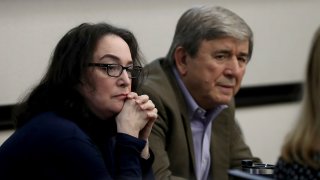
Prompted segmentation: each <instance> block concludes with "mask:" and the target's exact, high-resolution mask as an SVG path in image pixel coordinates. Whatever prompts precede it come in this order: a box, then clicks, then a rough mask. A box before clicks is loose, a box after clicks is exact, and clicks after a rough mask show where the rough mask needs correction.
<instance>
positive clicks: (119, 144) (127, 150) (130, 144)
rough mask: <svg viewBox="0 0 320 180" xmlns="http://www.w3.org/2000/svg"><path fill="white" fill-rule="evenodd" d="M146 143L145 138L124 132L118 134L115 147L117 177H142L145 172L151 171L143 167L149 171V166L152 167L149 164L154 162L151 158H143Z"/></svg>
mask: <svg viewBox="0 0 320 180" xmlns="http://www.w3.org/2000/svg"><path fill="white" fill-rule="evenodd" d="M145 145H146V141H144V140H141V139H138V138H135V137H133V136H130V135H127V134H123V133H118V134H117V136H116V147H115V148H116V149H115V161H116V179H142V177H143V173H149V172H143V169H144V170H146V171H148V170H147V169H148V168H150V169H151V167H147V166H151V164H152V162H151V163H150V160H143V159H142V158H141V152H142V150H143V148H144V147H145ZM149 159H150V158H149ZM144 161H146V162H144ZM143 166H145V167H143ZM150 169H149V170H150Z"/></svg>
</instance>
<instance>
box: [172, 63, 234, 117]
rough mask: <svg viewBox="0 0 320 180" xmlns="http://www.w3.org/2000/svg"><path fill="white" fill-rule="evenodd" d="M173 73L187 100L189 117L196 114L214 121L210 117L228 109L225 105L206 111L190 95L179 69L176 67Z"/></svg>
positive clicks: (173, 68)
mask: <svg viewBox="0 0 320 180" xmlns="http://www.w3.org/2000/svg"><path fill="white" fill-rule="evenodd" d="M172 71H173V74H174V77H175V78H176V80H177V83H178V86H179V87H180V89H181V91H182V94H183V96H184V98H185V100H186V103H187V108H188V112H189V117H192V116H194V115H195V114H201V115H203V116H206V119H212V118H210V117H213V116H214V115H215V114H218V113H220V112H221V111H222V110H223V109H225V108H227V107H228V105H225V104H224V105H219V106H217V107H215V108H213V109H211V110H209V111H206V110H204V109H203V108H201V107H200V106H199V105H198V104H197V103H196V101H195V100H194V99H193V97H192V96H191V94H190V93H189V91H188V89H187V87H186V86H185V85H184V83H183V82H182V79H181V78H180V75H179V73H178V71H177V69H176V68H175V66H173V67H172ZM191 119H192V118H191Z"/></svg>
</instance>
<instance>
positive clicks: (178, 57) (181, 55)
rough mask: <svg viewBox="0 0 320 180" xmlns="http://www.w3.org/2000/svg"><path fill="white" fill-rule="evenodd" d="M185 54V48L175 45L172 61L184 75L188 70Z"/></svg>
mask: <svg viewBox="0 0 320 180" xmlns="http://www.w3.org/2000/svg"><path fill="white" fill-rule="evenodd" d="M187 55H188V54H187V52H186V50H185V49H184V48H183V47H181V46H179V47H177V48H176V50H175V52H174V61H175V63H176V67H177V70H178V72H179V74H180V75H181V76H184V75H186V74H187V71H188V68H187V63H188V62H187Z"/></svg>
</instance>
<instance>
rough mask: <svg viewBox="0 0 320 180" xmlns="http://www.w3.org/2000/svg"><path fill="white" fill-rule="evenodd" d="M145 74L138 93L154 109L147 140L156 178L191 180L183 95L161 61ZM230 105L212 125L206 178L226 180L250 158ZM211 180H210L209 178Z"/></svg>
mask: <svg viewBox="0 0 320 180" xmlns="http://www.w3.org/2000/svg"><path fill="white" fill-rule="evenodd" d="M145 70H146V71H147V73H148V76H147V79H146V80H145V82H144V84H143V86H142V87H141V88H140V89H139V90H138V93H139V94H147V95H148V96H149V97H150V99H151V100H152V101H153V103H154V104H155V106H156V108H157V109H158V115H159V118H158V119H157V121H156V123H155V125H154V127H153V129H152V133H151V135H150V137H149V143H150V148H151V149H152V151H153V152H154V154H155V161H154V164H153V170H154V173H155V177H156V179H161V180H162V179H188V180H189V179H195V170H194V169H195V168H194V166H195V156H194V150H193V142H192V141H193V140H192V132H191V127H190V120H189V119H188V113H187V107H186V105H185V104H186V103H185V100H184V97H183V94H182V92H181V90H180V88H179V86H178V84H177V82H176V79H175V78H174V75H173V73H172V71H171V67H170V66H169V65H168V63H167V61H166V60H165V59H158V60H155V61H153V62H151V63H150V64H148V65H147V66H146V67H145ZM234 111H235V110H234V105H233V104H230V105H229V108H226V109H224V110H223V111H222V112H221V113H220V114H219V115H218V117H217V118H216V119H215V120H214V121H213V123H212V135H211V145H210V151H211V167H210V177H213V179H215V180H224V179H228V172H227V170H228V169H233V168H241V160H243V159H253V160H254V161H260V160H259V159H257V158H253V157H252V154H251V152H250V149H249V147H248V146H247V145H246V144H245V142H244V140H243V137H242V132H241V129H240V127H239V125H238V124H237V123H236V121H235V117H234ZM210 179H212V178H210Z"/></svg>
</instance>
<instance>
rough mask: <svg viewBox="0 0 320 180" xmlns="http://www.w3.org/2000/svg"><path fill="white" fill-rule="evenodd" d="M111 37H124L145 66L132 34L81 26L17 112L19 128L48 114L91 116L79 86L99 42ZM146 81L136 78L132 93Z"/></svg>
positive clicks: (58, 51) (102, 25) (69, 34)
mask: <svg viewBox="0 0 320 180" xmlns="http://www.w3.org/2000/svg"><path fill="white" fill-rule="evenodd" d="M108 34H113V35H116V36H119V37H121V38H122V39H123V40H124V41H125V42H126V43H127V44H128V46H129V49H130V52H131V56H132V60H133V64H134V65H138V66H142V63H143V60H142V57H141V53H140V50H139V47H138V43H137V40H136V38H135V37H134V35H133V34H132V33H131V32H130V31H128V30H126V29H122V28H118V27H115V26H112V25H110V24H106V23H98V24H89V23H83V24H80V25H79V26H77V27H74V28H73V29H71V30H70V31H69V32H67V33H66V34H65V35H64V36H63V37H62V39H61V40H60V41H59V42H58V44H57V46H56V47H55V50H54V52H53V55H52V57H51V62H50V64H49V67H48V70H47V73H46V75H45V76H44V77H43V78H42V80H41V81H40V83H39V84H38V85H37V86H35V87H34V89H33V90H32V91H31V93H30V94H29V95H28V96H27V97H26V98H25V99H24V100H22V102H21V103H20V104H19V105H18V106H17V108H16V109H15V114H14V117H15V122H16V124H15V125H16V127H17V128H19V127H21V126H22V125H23V124H25V123H26V122H27V121H28V120H29V119H30V118H31V117H33V116H35V115H36V114H39V113H41V112H44V111H53V112H56V113H58V114H60V115H63V116H73V115H75V114H81V115H82V116H85V115H86V114H88V113H89V112H88V108H86V105H85V103H84V100H83V97H82V96H81V95H80V93H79V92H78V91H77V89H76V86H77V85H79V84H80V83H81V81H80V79H81V77H82V76H83V75H84V72H85V70H86V68H87V66H88V63H90V62H91V61H92V59H93V54H94V51H95V49H96V46H97V44H98V41H99V40H100V39H101V38H103V37H104V36H105V35H108ZM143 78H144V75H143V73H141V75H140V77H139V78H135V79H132V91H135V90H136V89H137V88H138V86H139V85H140V84H141V82H142V80H143Z"/></svg>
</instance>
